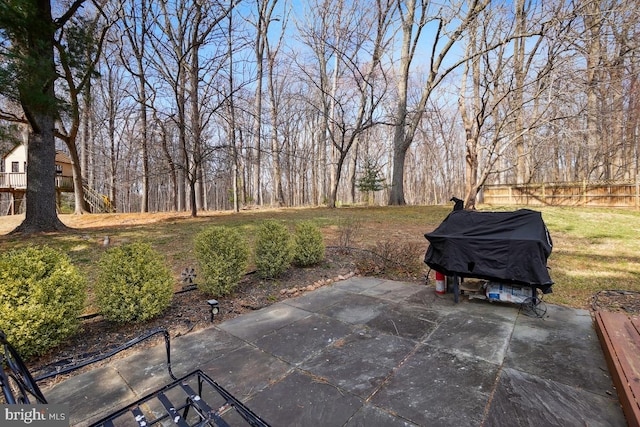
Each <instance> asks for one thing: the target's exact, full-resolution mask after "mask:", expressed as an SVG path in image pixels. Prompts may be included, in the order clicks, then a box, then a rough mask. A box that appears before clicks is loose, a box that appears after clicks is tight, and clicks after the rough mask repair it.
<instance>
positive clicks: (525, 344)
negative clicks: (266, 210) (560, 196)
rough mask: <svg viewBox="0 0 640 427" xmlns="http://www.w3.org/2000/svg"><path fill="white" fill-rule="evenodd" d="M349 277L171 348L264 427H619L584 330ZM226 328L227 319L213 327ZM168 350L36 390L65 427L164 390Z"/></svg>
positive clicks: (567, 317) (585, 321)
mask: <svg viewBox="0 0 640 427" xmlns="http://www.w3.org/2000/svg"><path fill="white" fill-rule="evenodd" d="M452 300H453V298H452V296H451V295H445V296H438V295H436V294H435V293H434V290H433V288H430V287H426V286H423V285H415V284H408V283H402V282H394V281H389V280H383V279H377V278H361V277H353V278H350V279H348V280H345V281H342V282H338V283H335V284H333V285H328V286H325V287H323V288H320V289H318V290H316V291H313V292H310V293H307V294H305V295H303V296H300V297H297V298H292V299H289V300H286V301H283V302H280V303H277V304H274V305H272V306H270V307H267V308H265V309H262V310H258V311H256V312H253V313H249V314H246V315H243V316H240V317H237V318H234V319H231V320H228V321H223V322H221V323H216V324H215V326H212V327H211V328H207V329H204V330H201V331H197V332H192V333H189V334H187V335H185V336H181V337H177V338H174V339H172V359H173V366H174V372H175V373H176V375H182V374H185V373H187V372H189V371H191V370H193V369H195V368H200V369H202V370H204V371H205V372H206V373H208V374H209V375H210V376H211V377H213V378H214V379H215V380H216V381H217V382H218V383H219V384H221V385H222V386H223V387H225V388H227V390H229V391H230V392H232V393H233V394H235V395H236V397H238V398H240V399H241V400H242V401H243V402H245V403H246V404H247V405H248V406H249V407H250V408H251V409H252V410H254V411H255V412H256V413H258V414H259V415H260V416H261V417H263V418H264V419H265V420H266V421H267V422H269V423H271V424H272V425H274V426H315V425H322V426H416V425H418V426H485V427H488V426H509V427H511V426H541V425H544V426H551V425H557V426H585V425H587V426H625V425H626V422H625V420H624V416H623V414H622V410H621V409H620V405H619V402H618V400H617V398H616V394H615V390H614V388H613V385H612V383H611V379H610V376H609V373H608V371H607V368H606V363H605V360H604V357H603V354H602V350H601V348H600V345H599V342H598V339H597V336H596V333H595V330H594V328H593V324H592V321H591V317H590V315H589V313H588V312H586V311H583V310H573V309H570V308H565V307H558V306H551V305H549V306H548V312H547V314H546V315H545V317H544V318H532V317H527V316H525V315H524V314H523V313H521V312H520V311H519V308H518V307H517V306H515V305H509V304H492V303H489V302H486V301H468V300H466V299H462V300H461V302H460V303H459V304H453V301H452ZM223 320H224V319H223ZM163 352H164V345H163V344H161V345H158V346H157V347H155V348H151V349H145V350H144V351H142V352H139V353H137V354H134V355H132V356H130V357H128V358H126V359H119V360H115V361H113V362H111V363H110V364H109V365H108V366H105V367H101V368H98V369H95V370H92V371H89V372H87V373H85V374H81V375H78V376H76V377H73V378H71V379H69V380H66V381H63V382H60V383H58V384H56V385H55V386H54V387H53V388H51V389H49V390H45V391H44V392H45V395H46V396H47V397H48V398H49V400H50V402H52V403H68V404H70V405H71V415H72V423H73V424H74V425H86V424H87V423H89V422H90V421H91V420H95V419H97V417H98V416H99V415H100V414H104V413H108V412H109V411H111V410H113V408H114V407H116V406H123V405H124V404H125V402H131V401H133V400H135V397H134V396H137V397H140V396H141V395H143V394H144V393H145V392H148V391H149V390H150V389H153V388H154V387H160V386H162V385H163V384H166V383H168V382H169V377H168V375H167V374H166V369H165V367H164V366H163V362H164V356H163Z"/></svg>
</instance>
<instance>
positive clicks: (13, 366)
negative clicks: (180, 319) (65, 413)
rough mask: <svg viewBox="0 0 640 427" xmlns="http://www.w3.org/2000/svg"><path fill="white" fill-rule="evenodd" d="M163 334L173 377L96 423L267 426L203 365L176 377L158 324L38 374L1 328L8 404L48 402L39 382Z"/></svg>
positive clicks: (0, 359)
mask: <svg viewBox="0 0 640 427" xmlns="http://www.w3.org/2000/svg"><path fill="white" fill-rule="evenodd" d="M160 334H161V335H163V336H164V341H165V347H166V352H167V369H168V371H169V375H170V377H171V378H172V381H171V382H170V383H169V384H167V385H165V386H164V387H161V388H160V389H158V390H155V391H153V392H151V393H149V394H147V395H146V396H144V397H142V398H140V399H138V400H136V401H135V402H132V403H131V404H129V405H127V406H126V407H124V408H122V409H119V410H117V411H115V412H112V413H110V414H108V415H107V416H105V417H104V418H102V419H101V420H99V421H97V422H95V423H93V424H92V426H105V427H109V426H118V425H123V424H127V425H131V422H132V421H133V425H135V424H136V423H137V425H139V426H141V427H142V426H151V425H156V424H158V425H159V424H162V425H166V424H167V423H171V422H172V423H173V424H174V425H177V426H181V427H186V426H191V427H193V426H221V427H223V426H229V425H238V424H240V425H242V424H244V425H251V426H255V427H266V426H268V424H267V423H266V422H265V421H264V420H263V419H262V418H260V417H259V416H258V415H256V414H255V413H254V412H252V411H251V410H250V409H249V408H248V407H246V406H245V405H244V404H243V403H242V402H241V401H239V400H238V399H236V398H235V397H234V396H233V395H232V394H231V393H229V392H228V391H227V390H225V389H224V388H223V387H222V386H220V385H219V384H218V383H216V382H215V381H214V380H212V379H211V378H210V377H209V376H208V375H207V374H205V373H204V372H203V371H201V370H199V369H198V370H195V371H193V372H190V373H188V374H187V375H185V376H183V377H181V378H177V377H176V376H175V375H174V374H173V371H172V370H171V344H170V338H169V333H168V332H167V330H166V329H163V328H158V329H154V330H152V331H149V332H148V333H146V334H144V335H142V336H139V337H137V338H134V339H132V340H130V341H128V342H126V343H125V344H123V345H121V346H119V347H117V348H115V349H113V350H111V351H109V352H107V353H105V354H103V355H100V356H97V357H94V358H91V359H88V360H86V361H83V362H80V363H76V364H74V365H72V366H67V367H64V368H62V369H57V370H55V371H53V372H50V373H47V374H44V375H42V376H39V377H37V378H34V377H33V376H32V374H31V373H30V372H29V369H28V368H27V366H26V365H25V363H24V362H23V360H22V359H21V357H20V355H19V354H18V352H17V351H16V349H15V348H14V347H13V346H12V345H11V344H10V343H9V342H8V341H7V338H6V336H5V334H4V333H3V332H2V331H0V365H1V366H2V370H0V386H1V388H2V395H3V400H4V402H2V401H0V403H4V404H9V405H20V404H47V403H48V402H47V400H46V398H45V396H44V395H43V394H42V391H41V390H40V387H39V386H38V382H39V381H43V380H46V379H49V378H53V377H56V376H59V375H64V374H67V373H70V372H72V371H75V370H77V369H80V368H82V367H85V366H87V365H90V364H93V363H96V362H100V361H103V360H106V359H108V358H110V357H112V356H114V355H115V354H117V353H120V352H122V351H124V350H126V349H129V348H131V347H133V346H134V345H136V344H138V343H140V342H142V341H145V340H147V339H149V338H151V337H153V336H155V335H160Z"/></svg>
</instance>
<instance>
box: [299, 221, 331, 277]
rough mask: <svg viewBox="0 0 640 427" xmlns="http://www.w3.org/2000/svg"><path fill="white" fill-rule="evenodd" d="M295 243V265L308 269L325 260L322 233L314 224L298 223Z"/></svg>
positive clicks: (309, 222)
mask: <svg viewBox="0 0 640 427" xmlns="http://www.w3.org/2000/svg"><path fill="white" fill-rule="evenodd" d="M293 242H294V251H293V253H294V255H293V262H294V264H296V265H299V266H302V267H307V266H309V265H314V264H317V263H319V262H320V261H322V259H323V258H324V241H323V240H322V233H320V228H318V226H317V225H315V224H314V223H313V222H311V221H301V222H299V223H297V224H296V232H295V234H294V236H293Z"/></svg>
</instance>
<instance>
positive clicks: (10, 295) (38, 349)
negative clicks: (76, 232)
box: [0, 246, 86, 358]
mask: <svg viewBox="0 0 640 427" xmlns="http://www.w3.org/2000/svg"><path fill="white" fill-rule="evenodd" d="M0 283H1V284H2V285H1V286H0V329H1V330H3V331H4V332H5V333H6V335H7V338H8V340H9V341H10V342H11V343H12V344H13V345H14V346H15V347H16V348H17V350H18V352H19V353H20V355H21V356H22V357H24V358H29V357H32V356H38V355H41V354H44V353H45V352H46V351H47V350H49V349H51V348H53V347H55V346H56V345H58V344H60V343H61V342H63V341H64V340H65V339H66V338H68V337H69V336H71V335H73V334H74V333H75V332H76V330H77V328H78V325H79V321H78V316H79V315H80V314H82V310H83V309H84V303H85V297H86V282H85V280H84V276H82V275H81V274H80V273H79V272H78V270H77V269H76V267H74V266H73V265H72V264H71V261H70V260H69V257H68V256H67V255H66V254H63V253H60V252H59V251H56V250H54V249H52V248H49V247H46V246H43V247H27V248H23V249H17V250H13V251H10V252H6V253H2V254H0Z"/></svg>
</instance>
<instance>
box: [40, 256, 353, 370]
mask: <svg viewBox="0 0 640 427" xmlns="http://www.w3.org/2000/svg"><path fill="white" fill-rule="evenodd" d="M355 271H356V268H355V261H354V256H353V254H349V253H345V252H344V251H341V250H338V249H329V248H328V249H327V250H326V254H325V259H324V260H323V261H322V262H321V263H320V264H319V265H316V266H313V267H308V268H294V267H292V268H290V269H289V270H288V271H287V272H286V273H285V274H284V275H282V276H281V277H279V278H278V279H275V280H263V279H260V278H259V277H258V276H257V275H256V274H255V273H249V274H247V275H246V276H245V277H244V278H243V279H242V280H241V281H240V283H238V286H237V288H236V290H235V292H234V293H233V295H231V296H226V297H217V298H216V299H217V300H218V301H219V303H220V313H219V314H218V315H217V316H216V317H215V323H218V322H221V321H224V320H229V319H232V318H234V317H236V316H239V315H242V314H244V313H248V312H251V311H254V310H258V309H261V308H263V307H266V306H268V305H271V304H273V303H275V302H278V301H281V300H283V299H286V298H291V297H295V296H297V295H301V294H303V293H304V292H309V291H311V290H314V289H317V288H318V287H320V286H324V285H327V284H330V283H333V282H335V281H338V280H344V279H346V278H348V277H351V276H352V275H354V274H355ZM196 283H197V277H196ZM211 298H212V297H211V296H210V295H206V294H205V293H203V292H202V291H200V290H198V289H197V288H196V289H193V290H187V291H179V292H177V293H176V294H175V295H174V298H173V300H172V303H171V306H170V307H169V308H168V309H167V310H166V311H165V312H164V313H163V314H162V315H160V316H158V317H157V318H155V319H152V320H150V321H147V322H144V323H127V324H117V323H114V322H110V321H108V320H106V319H104V318H103V317H102V316H99V315H98V316H94V317H89V318H85V319H84V320H83V321H82V323H81V326H80V330H79V331H78V333H76V334H75V335H74V336H72V337H71V338H69V339H68V340H66V341H65V343H64V344H62V345H60V346H58V347H57V348H55V349H53V350H52V351H50V352H49V353H48V354H46V355H44V356H41V357H39V358H37V359H34V360H31V361H29V362H28V366H29V369H30V370H31V372H33V373H35V375H34V376H35V377H37V376H39V375H43V374H44V373H47V372H51V371H54V370H56V369H61V368H63V367H65V366H69V365H74V364H77V363H78V362H79V361H82V360H87V359H89V358H91V357H94V356H96V355H99V354H104V353H106V352H109V351H110V350H112V349H114V348H117V347H118V346H120V345H122V344H124V343H125V342H127V341H129V340H131V339H133V338H135V337H137V336H140V335H142V334H144V333H146V332H147V331H150V330H152V329H154V328H158V327H163V328H166V329H167V330H168V331H169V334H170V336H171V337H172V338H173V337H177V336H181V335H184V334H187V333H189V332H191V331H195V330H199V329H202V328H205V327H208V326H211V311H210V306H209V305H208V304H207V300H209V299H211ZM160 339H161V338H160V337H158V339H157V340H153V341H151V342H149V343H148V344H147V345H150V344H152V343H155V342H159V341H158V340H160ZM135 349H138V350H139V349H140V346H136V347H135V348H134V350H135ZM124 355H126V353H123V354H122V355H121V356H124ZM121 356H120V357H121Z"/></svg>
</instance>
